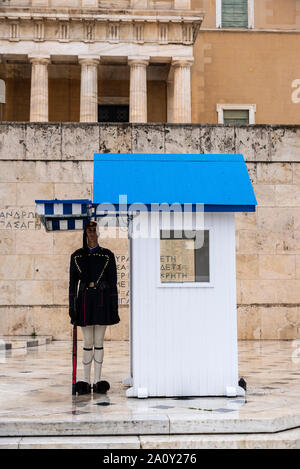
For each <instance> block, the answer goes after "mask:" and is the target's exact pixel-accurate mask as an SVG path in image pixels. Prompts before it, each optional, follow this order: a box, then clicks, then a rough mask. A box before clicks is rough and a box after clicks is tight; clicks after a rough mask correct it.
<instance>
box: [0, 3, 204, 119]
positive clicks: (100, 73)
mask: <svg viewBox="0 0 300 469" xmlns="http://www.w3.org/2000/svg"><path fill="white" fill-rule="evenodd" d="M6 3H7V4H8V5H7V8H6V7H5V6H4V5H3V6H2V7H1V10H0V21H1V39H0V43H1V57H2V79H3V80H4V81H7V88H8V90H7V93H8V96H7V107H9V106H12V107H13V106H14V104H13V102H14V97H16V96H17V95H18V92H19V91H21V90H20V89H19V90H18V91H16V90H15V86H18V85H17V82H18V84H19V86H20V87H22V94H23V99H24V107H26V105H27V109H26V110H25V109H24V114H23V116H24V117H23V116H22V117H23V119H24V120H27V119H26V118H25V117H26V114H27V117H29V120H30V121H32V122H47V121H49V119H50V120H58V121H59V120H69V121H73V120H74V121H80V122H97V121H98V114H99V112H98V111H99V109H98V106H99V105H100V106H101V105H102V106H103V107H104V106H110V108H109V107H108V108H107V107H106V108H105V107H104V111H106V112H109V111H110V112H113V109H112V107H113V106H118V107H119V109H118V112H119V118H118V116H116V117H114V118H113V120H116V119H117V120H118V119H119V120H125V121H126V120H127V119H128V120H129V121H130V122H147V121H148V120H149V117H148V112H147V108H150V109H149V114H150V119H151V112H152V120H153V119H154V120H155V119H156V120H158V121H162V120H169V121H170V122H178V123H179V122H191V66H192V64H193V61H194V57H193V46H194V42H195V40H196V37H197V34H198V31H199V28H200V26H201V23H202V20H203V15H202V13H201V12H200V11H198V10H197V11H193V10H191V5H190V2H189V1H186V0H175V1H173V0H171V1H165V2H161V1H150V2H149V1H139V0H131V1H124V0H120V1H118V0H115V1H114V2H105V1H99V2H98V1H95V0H73V1H69V2H68V3H66V2H52V1H51V0H49V1H35V0H32V1H30V2H27V3H28V4H26V5H22V6H21V5H20V2H19V5H18V2H17V1H16V2H13V1H11V2H6ZM171 6H172V9H170V7H171ZM162 7H165V8H163V9H162ZM20 81H21V83H20ZM147 82H149V84H148V86H147ZM105 90H106V91H105ZM49 91H50V96H49ZM64 91H65V92H64ZM148 93H149V94H150V95H151V96H153V97H154V103H153V104H152V103H150V105H147V102H148V101H149V99H148V96H147V95H148ZM161 94H163V95H164V96H163V101H164V103H163V106H162V103H161V96H160V95H161ZM28 95H29V96H28ZM10 99H11V100H12V101H10ZM26 99H27V102H26ZM28 101H29V103H28ZM59 101H60V104H59V107H63V106H65V109H63V110H61V117H60V111H59V110H58V112H56V110H55V109H53V107H52V108H51V103H52V105H54V106H55V105H56V104H58V102H59ZM70 101H71V103H70ZM28 105H29V109H28ZM152 105H153V108H154V109H153V110H152V111H151V108H152ZM164 105H165V107H166V108H165V109H162V107H164ZM126 106H127V107H129V109H128V111H129V112H128V117H127V119H126V109H125V108H126ZM156 106H158V107H159V108H160V109H158V110H156V109H155V107H156ZM72 107H75V108H76V109H75V110H74V109H73V108H72ZM122 107H123V112H125V114H124V116H122ZM49 108H50V110H49ZM28 111H29V116H28ZM49 111H50V112H49ZM78 111H79V115H78ZM100 111H101V109H100ZM17 113H18V111H16V120H19V119H18V116H17ZM8 114H9V112H7V113H6V114H5V113H4V119H5V117H6V115H7V118H8ZM13 114H14V112H13V111H12V115H13ZM62 115H63V116H64V117H62ZM20 117H21V115H20Z"/></svg>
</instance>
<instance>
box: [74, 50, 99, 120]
mask: <svg viewBox="0 0 300 469" xmlns="http://www.w3.org/2000/svg"><path fill="white" fill-rule="evenodd" d="M79 63H80V65H81V85H80V122H98V65H99V63H100V59H99V58H98V57H79Z"/></svg>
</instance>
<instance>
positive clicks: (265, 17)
mask: <svg viewBox="0 0 300 469" xmlns="http://www.w3.org/2000/svg"><path fill="white" fill-rule="evenodd" d="M216 2H217V0H191V8H192V10H196V9H200V10H203V11H204V12H205V16H204V21H203V28H215V27H216ZM253 4H254V27H255V28H257V29H282V30H289V29H290V30H291V29H297V28H299V24H300V4H299V2H298V1H297V0H254V1H253Z"/></svg>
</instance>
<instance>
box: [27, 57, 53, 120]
mask: <svg viewBox="0 0 300 469" xmlns="http://www.w3.org/2000/svg"><path fill="white" fill-rule="evenodd" d="M28 58H29V61H30V62H31V64H32V65H31V90H30V122H48V119H49V116H48V64H49V63H50V56H48V57H46V56H43V57H32V56H29V57H28Z"/></svg>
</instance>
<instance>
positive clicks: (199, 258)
mask: <svg viewBox="0 0 300 469" xmlns="http://www.w3.org/2000/svg"><path fill="white" fill-rule="evenodd" d="M132 223H133V225H132V231H133V238H132V240H131V256H132V260H131V265H132V273H131V281H132V285H131V291H132V298H131V300H132V303H131V354H132V357H131V359H132V378H133V379H132V384H133V386H132V387H131V388H130V389H128V390H127V393H126V394H127V396H128V397H131V396H132V397H133V396H137V397H148V396H214V395H215V396H220V395H228V389H232V388H235V389H236V390H237V394H239V392H241V389H240V388H238V363H237V324H236V277H235V228H234V213H228V212H216V213H205V214H204V224H203V225H202V226H201V229H200V230H199V229H198V228H199V226H197V224H196V222H195V218H194V220H192V221H191V224H190V225H189V226H187V225H185V229H184V230H181V228H182V223H181V222H180V220H179V221H178V219H176V217H174V219H173V220H172V221H171V224H169V228H170V230H169V232H168V230H166V229H165V228H166V226H167V225H166V224H165V222H164V217H159V215H158V214H153V213H152V214H151V213H149V212H146V213H143V214H141V215H140V216H139V217H136V218H133V221H132ZM150 226H151V232H150V229H149V227H150ZM188 228H189V229H188ZM196 228H197V229H196ZM197 230H198V231H197ZM135 232H136V233H135ZM196 233H197V235H198V236H196ZM149 234H150V235H149ZM154 234H155V235H154ZM201 240H202V243H201Z"/></svg>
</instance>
